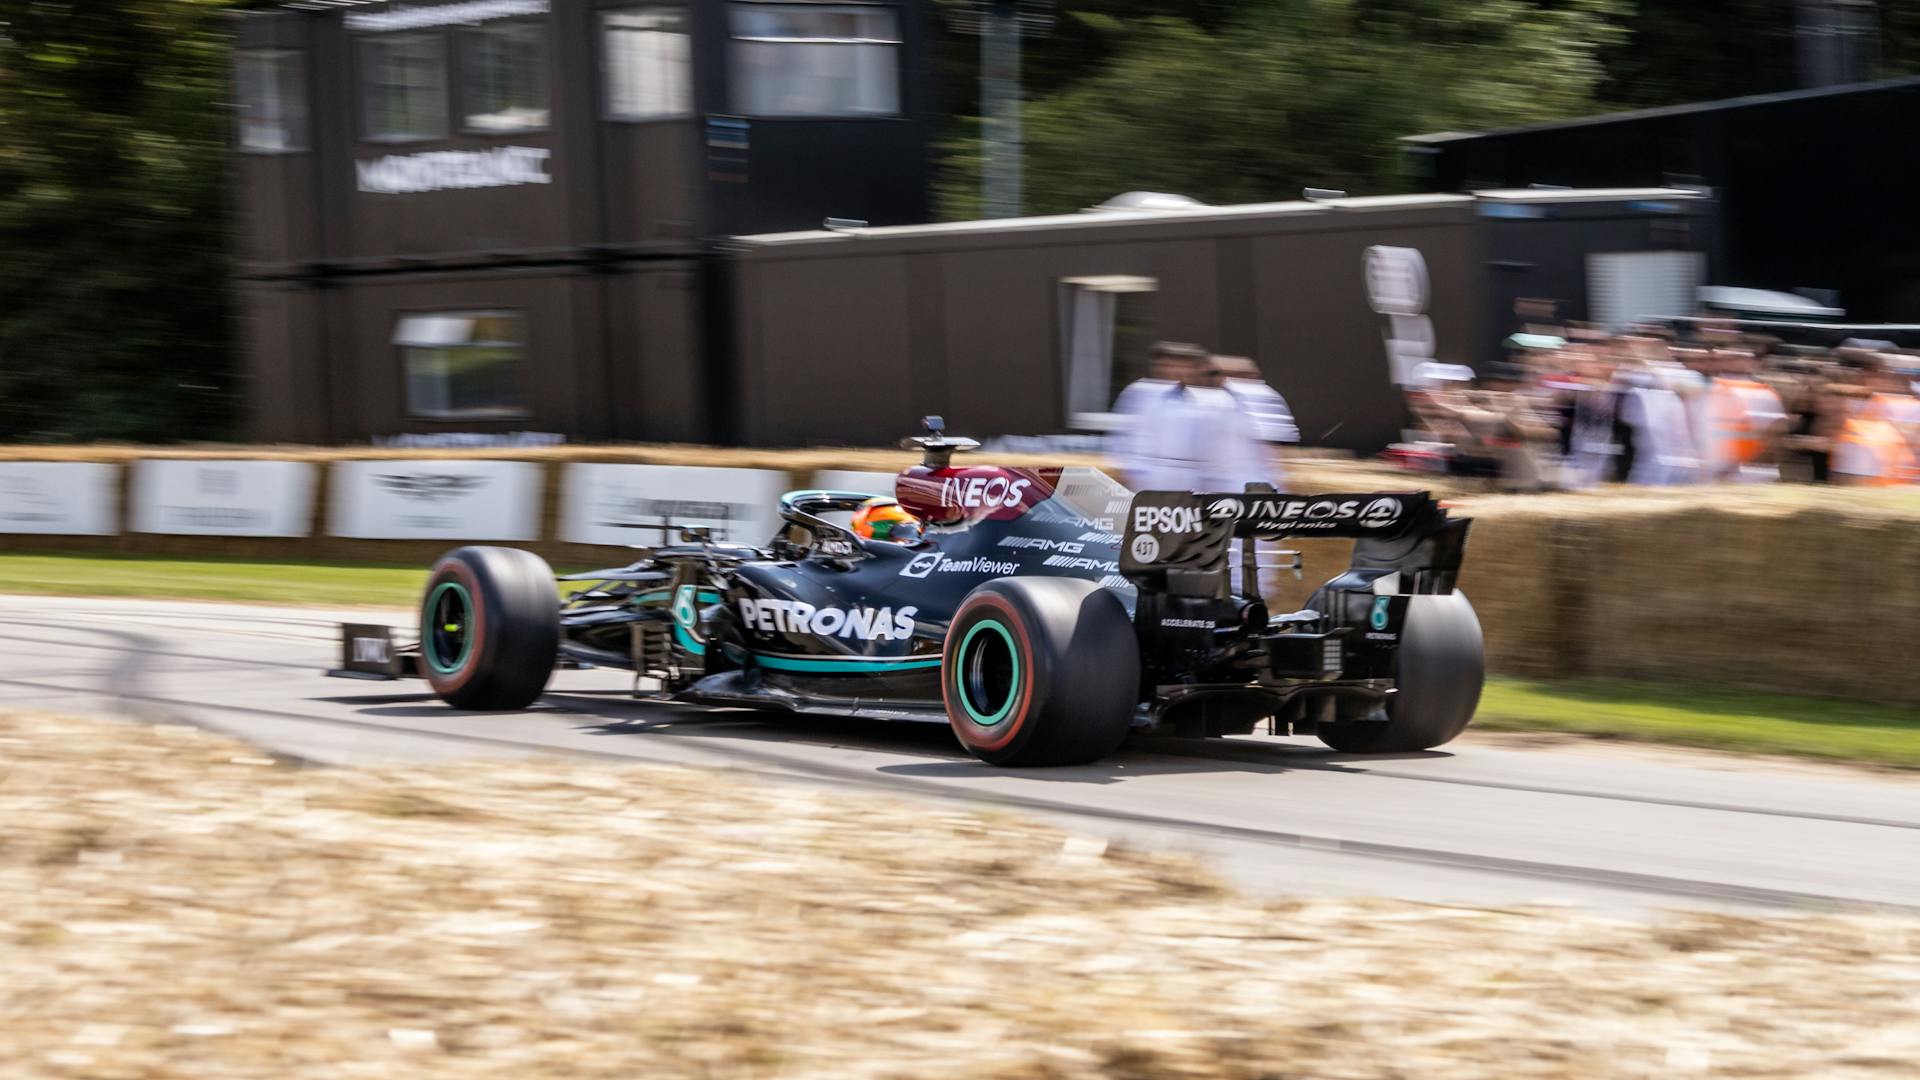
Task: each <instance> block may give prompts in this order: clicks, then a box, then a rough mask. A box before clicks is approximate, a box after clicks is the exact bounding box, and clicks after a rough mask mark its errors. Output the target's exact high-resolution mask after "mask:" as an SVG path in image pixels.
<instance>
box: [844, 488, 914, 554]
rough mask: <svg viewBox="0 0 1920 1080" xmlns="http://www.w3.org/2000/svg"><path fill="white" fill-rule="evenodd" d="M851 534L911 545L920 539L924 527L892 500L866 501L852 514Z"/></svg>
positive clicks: (867, 538)
mask: <svg viewBox="0 0 1920 1080" xmlns="http://www.w3.org/2000/svg"><path fill="white" fill-rule="evenodd" d="M851 528H852V529H853V534H854V535H855V536H858V537H861V538H862V539H866V540H888V541H892V542H893V543H896V544H911V543H914V542H916V541H918V540H919V539H920V536H921V534H922V533H924V532H925V531H926V530H925V527H924V526H922V525H921V524H920V519H919V518H917V517H914V516H913V515H912V514H909V513H907V511H906V510H905V509H904V508H903V507H902V506H901V505H900V504H899V503H897V502H894V501H893V500H892V499H868V500H867V501H866V502H864V503H862V504H861V506H860V509H859V510H857V511H855V512H854V515H853V522H852V525H851Z"/></svg>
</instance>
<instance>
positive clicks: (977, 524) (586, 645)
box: [344, 419, 1484, 765]
mask: <svg viewBox="0 0 1920 1080" xmlns="http://www.w3.org/2000/svg"><path fill="white" fill-rule="evenodd" d="M929 428H930V430H931V431H932V432H933V434H931V435H930V436H927V437H924V438H919V439H912V440H908V441H909V442H910V443H912V444H915V445H917V446H919V447H920V448H921V449H922V451H923V453H924V455H925V456H924V459H923V461H922V463H921V464H920V465H918V466H916V467H914V468H910V469H908V470H906V471H904V472H902V473H901V474H900V476H899V477H898V480H897V484H896V494H897V498H898V499H899V501H900V503H901V505H902V506H903V507H905V508H906V509H907V510H908V511H910V512H911V513H913V514H914V515H916V516H917V517H919V518H920V519H921V520H922V521H923V522H925V523H926V525H927V529H926V532H925V534H924V536H923V537H922V538H921V539H919V540H918V541H917V542H913V543H907V544H902V543H895V542H889V541H874V540H867V539H863V538H861V537H860V536H857V535H855V534H854V533H853V532H852V531H850V530H849V529H848V528H847V527H845V525H843V524H841V523H840V522H843V521H845V512H847V511H852V510H855V509H857V508H858V507H860V506H861V505H862V504H863V503H865V502H866V501H867V500H869V499H871V498H873V496H872V495H871V494H868V493H861V492H846V491H800V492H794V493H792V494H789V495H787V496H786V497H784V498H783V499H782V500H781V505H780V514H781V517H782V518H783V519H784V522H785V524H784V526H783V528H782V530H781V532H780V534H779V535H778V536H776V537H774V538H773V539H772V541H771V542H769V543H768V544H767V545H766V546H765V547H761V548H753V547H745V546H738V545H729V544H720V543H713V542H710V541H709V540H708V539H707V537H706V536H705V535H703V534H701V533H699V532H698V531H687V532H685V533H684V534H683V535H682V536H681V542H679V543H676V544H673V545H671V546H665V547H660V548H657V549H654V550H650V551H646V552H644V553H643V557H642V558H640V559H639V561H637V562H635V563H633V564H632V565H630V566H625V567H622V568H620V569H617V570H600V571H595V572H593V573H588V574H575V575H571V576H569V577H567V578H563V579H561V580H566V581H574V582H581V583H583V584H584V587H583V588H582V589H581V591H579V592H576V593H574V594H573V595H572V597H571V598H570V599H568V600H566V601H565V602H557V601H556V598H555V590H554V576H553V573H552V571H551V570H549V568H548V566H547V564H546V562H545V561H543V560H542V559H540V558H539V557H538V556H535V555H533V554H531V553H529V552H525V551H521V550H517V549H512V548H499V547H467V548H461V549H459V550H456V551H453V552H451V553H449V554H447V555H446V556H444V557H443V558H442V559H441V560H440V561H439V563H438V564H437V565H436V566H435V567H434V569H433V575H432V577H431V579H430V580H429V582H428V585H427V589H426V595H425V600H424V603H423V606H422V611H421V630H420V641H419V646H418V650H417V654H416V653H412V651H411V650H407V651H406V652H404V653H403V652H401V651H399V650H396V649H394V647H393V645H392V638H391V631H389V630H388V629H387V628H385V627H348V628H346V640H345V643H344V644H345V649H346V653H347V662H348V663H347V666H348V668H358V669H360V670H361V671H362V672H386V673H389V674H397V673H401V672H402V671H403V670H404V669H406V668H413V669H415V670H417V673H418V674H420V675H422V676H424V677H425V678H426V679H427V680H428V681H429V682H430V683H431V684H432V686H433V689H434V691H435V692H436V693H437V694H438V695H439V696H440V697H441V698H442V699H444V700H445V701H446V702H447V703H449V704H451V705H454V706H456V707H459V708H462V709H518V708H522V707H524V706H526V705H528V704H529V703H531V702H533V701H534V700H535V699H536V698H538V697H539V696H540V694H541V693H542V691H543V690H544V688H545V687H546V685H547V681H548V679H549V677H550V676H551V674H552V672H553V670H554V668H555V667H556V666H557V665H558V666H590V667H607V668H623V669H630V670H632V671H633V672H634V673H635V693H636V695H640V696H647V697H657V698H660V699H665V700H671V701H684V702H696V703H704V704H713V705H723V706H752V707H760V708H769V709H776V710H786V711H792V712H800V713H827V714H833V715H838V716H872V717H879V718H887V719H905V720H926V721H932V722H936V723H945V724H949V725H951V726H952V729H953V732H954V734H955V735H956V736H957V737H958V738H959V740H960V742H961V743H962V744H963V745H964V746H965V747H966V748H967V750H969V751H970V752H971V753H972V754H973V755H974V756H976V757H978V758H981V759H983V760H985V761H988V762H991V763H994V764H997V765H1064V764H1075V763H1083V762H1090V761H1094V760H1096V759H1098V758H1101V757H1103V756H1105V755H1107V754H1110V753H1112V752H1113V751H1114V750H1115V749H1116V748H1118V747H1119V745H1120V744H1121V741H1122V740H1123V739H1125V738H1126V737H1127V735H1128V733H1129V732H1131V731H1135V730H1144V731H1160V732H1167V733H1173V734H1178V735H1182V736H1190V737H1192V736H1218V735H1227V734H1238V733H1247V732H1250V731H1253V730H1254V729H1255V728H1256V726H1258V725H1260V724H1261V723H1263V722H1265V723H1269V724H1271V725H1272V726H1273V729H1274V730H1279V731H1291V732H1292V733H1294V734H1314V735H1317V736H1319V738H1320V739H1321V740H1323V741H1324V742H1326V743H1327V744H1328V745H1329V746H1332V747H1334V748H1335V749H1337V750H1342V751H1349V752H1363V753H1364V752H1375V753H1378V752H1401V751H1412V750H1424V749H1427V748H1430V747H1434V746H1438V745H1440V744H1442V743H1445V742H1447V741H1448V740H1450V739H1452V738H1454V736H1456V735H1458V734H1459V733H1460V732H1461V730H1462V729H1464V728H1465V727H1466V725H1467V723H1468V721H1469V720H1471V719H1472V717H1473V713H1474V709H1475V708H1476V707H1477V705H1478V703H1479V699H1480V690H1481V683H1482V680H1483V667H1484V664H1483V655H1482V654H1483V649H1482V641H1481V633H1480V624H1479V621H1478V619H1477V618H1476V616H1475V614H1474V610H1473V607H1472V606H1471V605H1470V604H1469V603H1468V602H1467V599H1466V597H1465V596H1463V595H1461V594H1460V593H1458V592H1455V591H1454V581H1455V578H1456V576H1457V574H1458V572H1459V569H1460V564H1461V557H1462V554H1463V551H1464V549H1465V546H1466V539H1467V530H1468V527H1469V525H1470V522H1469V521H1467V520H1464V519H1449V517H1448V515H1447V512H1446V510H1445V509H1443V508H1442V507H1440V506H1439V505H1437V504H1436V503H1435V502H1434V501H1433V500H1432V499H1431V498H1430V497H1429V496H1427V495H1425V494H1418V493H1415V494H1367V495H1312V496H1304V495H1281V494H1277V493H1275V492H1273V491H1271V490H1266V491H1246V492H1234V493H1227V494H1197V493H1193V492H1143V493H1140V494H1135V493H1133V492H1130V491H1128V490H1127V489H1126V488H1125V487H1123V486H1122V485H1120V484H1119V483H1117V482H1115V481H1114V480H1112V479H1110V478H1109V477H1107V476H1106V475H1105V474H1103V473H1101V472H1099V471H1097V470H1093V469H1081V468H1067V469H1017V468H996V467H964V466H955V465H954V464H953V463H952V456H953V455H954V453H956V452H958V451H962V450H969V449H973V448H974V447H975V445H976V444H975V443H973V442H972V440H968V439H951V438H948V437H946V436H944V435H943V434H941V432H940V428H939V425H938V424H937V422H935V421H934V420H932V419H930V421H929ZM1289 536H1315V537H1343V538H1351V539H1353V540H1354V541H1355V543H1354V551H1353V558H1352V564H1351V565H1350V566H1349V567H1348V568H1347V569H1346V571H1345V572H1343V573H1341V574H1340V575H1339V576H1337V577H1335V578H1333V579H1332V580H1330V581H1328V582H1327V583H1326V584H1325V585H1322V586H1321V587H1320V588H1319V589H1318V590H1317V591H1316V592H1314V593H1313V595H1312V597H1311V599H1310V600H1309V602H1308V605H1307V607H1306V608H1305V609H1303V610H1300V611H1292V612H1285V613H1274V612H1270V611H1269V610H1268V607H1267V605H1266V603H1265V602H1264V601H1263V600H1262V598H1261V595H1260V587H1259V580H1260V570H1261V564H1260V563H1259V561H1258V559H1259V555H1258V554H1257V552H1258V551H1259V550H1260V549H1259V546H1258V545H1259V542H1260V541H1272V540H1277V539H1280V538H1284V537H1289ZM1236 554H1237V558H1236ZM1282 554H1285V555H1290V556H1292V567H1293V568H1294V569H1295V570H1296V572H1297V568H1298V563H1299V557H1298V555H1297V554H1294V553H1291V552H1286V553H1282ZM1236 578H1237V579H1238V582H1239V585H1238V587H1237V588H1236V587H1235V584H1234V582H1235V579H1236Z"/></svg>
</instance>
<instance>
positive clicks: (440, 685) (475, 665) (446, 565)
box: [420, 559, 487, 694]
mask: <svg viewBox="0 0 1920 1080" xmlns="http://www.w3.org/2000/svg"><path fill="white" fill-rule="evenodd" d="M447 578H453V579H455V580H457V581H459V582H460V584H462V585H464V586H466V589H467V595H468V596H470V597H472V598H473V603H472V605H471V606H472V610H471V611H469V612H468V613H467V614H468V618H469V620H470V621H471V623H472V626H471V627H470V628H469V630H468V632H469V633H471V634H472V635H473V648H471V649H468V650H467V666H466V667H464V668H461V669H460V670H459V671H457V672H455V673H453V674H452V675H442V674H440V673H439V672H436V671H434V670H433V665H432V664H421V665H420V666H421V667H422V668H425V669H426V673H427V684H428V685H430V686H432V687H433V688H434V690H435V691H437V692H439V693H442V694H451V693H453V692H455V691H457V690H459V689H460V688H461V687H463V686H465V685H467V684H468V683H470V682H472V681H473V680H474V678H475V677H476V676H477V675H478V674H479V672H480V667H481V661H482V660H483V659H484V658H485V657H484V655H483V653H484V651H485V649H486V647H487V601H486V597H485V596H483V595H481V592H480V578H479V576H478V575H476V574H475V573H474V572H473V568H472V567H470V566H468V565H467V564H466V563H464V562H461V561H460V560H458V559H447V560H444V561H442V562H441V563H440V565H439V566H436V567H434V568H433V576H432V577H430V578H428V579H427V589H428V591H429V592H431V591H432V589H433V587H434V586H435V585H438V584H439V583H440V582H441V581H443V580H446V579H447ZM432 614H433V613H432V612H429V611H424V610H423V611H421V613H420V633H421V635H422V636H423V637H424V636H425V635H426V634H428V633H431V632H432V628H431V627H429V626H428V625H426V620H427V618H428V617H429V616H431V615H432Z"/></svg>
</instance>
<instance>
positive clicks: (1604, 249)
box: [735, 189, 1712, 452]
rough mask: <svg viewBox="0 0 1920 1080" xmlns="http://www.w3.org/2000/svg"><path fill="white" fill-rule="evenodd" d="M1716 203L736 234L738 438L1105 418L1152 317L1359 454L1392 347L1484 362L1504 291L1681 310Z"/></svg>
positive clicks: (1378, 406) (1605, 310) (1575, 305)
mask: <svg viewBox="0 0 1920 1080" xmlns="http://www.w3.org/2000/svg"><path fill="white" fill-rule="evenodd" d="M1711 205H1712V204H1711V203H1710V202H1709V201H1707V200H1705V199H1703V198H1700V197H1698V196H1697V195H1695V194H1694V193H1691V192H1686V191H1674V190H1665V189H1649V190H1623V191H1508V192H1482V193H1480V194H1478V195H1475V196H1449V195H1416V196H1394V197H1385V198H1362V199H1334V200H1329V201H1319V202H1288V203H1272V204H1266V205H1258V206H1232V207H1194V208H1191V209H1182V210H1158V211H1120V212H1108V211H1093V212H1088V213H1083V214H1072V215H1064V216H1060V217H1051V218H1031V219H1025V220H1015V221H982V222H960V223H955V224H945V225H927V226H919V227H911V226H909V227H900V228H873V229H856V230H846V231H834V232H806V233H795V234H787V235H777V236H754V237H743V238H741V239H740V241H739V245H740V248H741V254H740V255H739V257H738V259H737V261H736V269H735V274H736V277H737V285H736V292H737V295H736V297H735V304H736V307H735V319H736V322H737V326H738V334H739V347H738V351H737V355H736V360H735V368H736V371H737V374H736V379H737V395H736V397H737V400H738V403H739V409H740V415H741V423H740V428H739V433H740V435H741V436H742V437H743V439H744V441H746V442H749V443H755V444H763V445H780V444H789V443H804V442H809V441H816V440H818V441H834V440H840V441H853V442H870V441H875V440H876V439H877V438H880V437H884V436H885V435H887V434H889V433H891V431H892V429H891V428H886V429H884V430H876V425H875V418H876V417H911V416H916V415H921V414H926V413H940V414H942V415H944V416H946V417H947V418H948V422H949V424H950V426H951V427H952V429H953V430H955V431H965V432H968V433H970V434H986V435H997V434H1035V433H1047V432H1062V431H1070V430H1083V431H1090V430H1100V429H1101V428H1102V427H1104V426H1105V425H1106V423H1107V418H1106V417H1104V416H1103V415H1102V414H1103V413H1105V412H1106V410H1107V408H1108V406H1109V405H1110V403H1111V402H1112V401H1113V399H1114V395H1116V394H1117V393H1118V392H1119V390H1120V388H1121V387H1122V386H1124V385H1125V384H1126V383H1127V382H1128V381H1130V380H1131V379H1133V378H1136V377H1138V376H1140V375H1142V374H1144V373H1145V369H1146V350H1147V346H1148V345H1149V344H1150V343H1151V342H1153V341H1155V340H1157V339H1171V340H1180V341H1192V342H1197V343H1199V344H1202V345H1204V346H1207V347H1209V348H1211V349H1214V350H1216V351H1218V352H1222V353H1229V354H1244V355H1248V356H1252V357H1254V358H1255V359H1256V360H1257V361H1258V362H1259V363H1260V365H1261V367H1262V368H1263V370H1264V373H1265V375H1266V376H1267V379H1268V381H1269V382H1271V383H1272V384H1273V385H1274V386H1275V387H1276V388H1278V389H1279V390H1280V391H1281V393H1282V394H1284V395H1285V396H1286V397H1287V399H1288V400H1289V401H1290V402H1291V404H1292V406H1293V409H1294V412H1295V414H1296V416H1297V418H1298V420H1299V425H1300V431H1301V435H1302V438H1303V439H1304V441H1306V442H1308V443H1309V444H1313V445H1319V446H1332V447H1339V448H1346V449H1354V450H1360V451H1365V452H1372V451H1375V450H1378V449H1380V448H1381V447H1383V446H1385V445H1386V444H1387V443H1389V442H1392V441H1393V440H1394V439H1395V437H1396V436H1397V434H1398V430H1399V427H1400V424H1401V420H1402V416H1403V414H1402V411H1401V399H1400V394H1399V391H1398V390H1397V389H1396V387H1395V382H1394V378H1393V375H1392V369H1391V365H1390V360H1389V351H1390V345H1391V343H1392V342H1395V341H1398V342H1400V343H1401V346H1400V349H1399V351H1400V352H1401V354H1403V355H1404V356H1406V357H1407V358H1408V359H1410V360H1420V359H1429V360H1437V361H1441V362H1448V363H1457V364H1467V365H1470V366H1475V367H1478V366H1480V365H1481V364H1482V363H1484V362H1485V361H1487V360H1489V359H1492V358H1494V357H1495V356H1497V355H1498V354H1499V350H1500V344H1499V343H1500V341H1501V339H1503V338H1504V337H1506V336H1507V335H1508V334H1510V333H1512V332H1513V331H1514V330H1515V329H1516V325H1515V319H1514V315H1513V312H1514V302H1515V301H1516V300H1518V299H1520V298H1528V297H1540V298H1551V299H1554V300H1556V301H1558V302H1559V303H1560V310H1561V313H1562V315H1564V316H1565V317H1567V318H1570V319H1577V320H1586V319H1594V320H1597V321H1602V322H1613V323H1624V322H1627V321H1631V320H1633V319H1636V318H1638V317H1642V316H1653V315H1667V314H1688V313H1690V312H1691V311H1692V308H1693V297H1692V289H1693V287H1694V286H1696V285H1698V284H1700V283H1701V282H1700V280H1699V278H1700V273H1701V271H1700V267H1701V265H1702V262H1703V257H1702V256H1700V255H1699V254H1698V252H1699V250H1700V245H1701V244H1703V243H1704V242H1705V241H1706V239H1707V236H1708V234H1709V231H1710V226H1711V217H1710V213H1711Z"/></svg>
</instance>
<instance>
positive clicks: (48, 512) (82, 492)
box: [0, 461, 120, 536]
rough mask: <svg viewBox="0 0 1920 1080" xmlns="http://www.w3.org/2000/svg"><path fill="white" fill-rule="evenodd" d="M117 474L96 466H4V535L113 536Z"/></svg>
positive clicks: (0, 474)
mask: <svg viewBox="0 0 1920 1080" xmlns="http://www.w3.org/2000/svg"><path fill="white" fill-rule="evenodd" d="M118 472H119V470H118V469H117V468H116V467H114V466H112V465H102V464H98V463H95V462H78V461H7V462H0V533H42V534H47V535H54V536H111V535H113V534H114V533H116V532H118V531H119V527H118V524H119V517H120V515H119V513H118V510H117V507H116V505H115V503H116V499H115V497H114V496H115V494H116V492H117V488H116V486H115V484H114V477H115V476H116V475H117V474H118Z"/></svg>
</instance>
